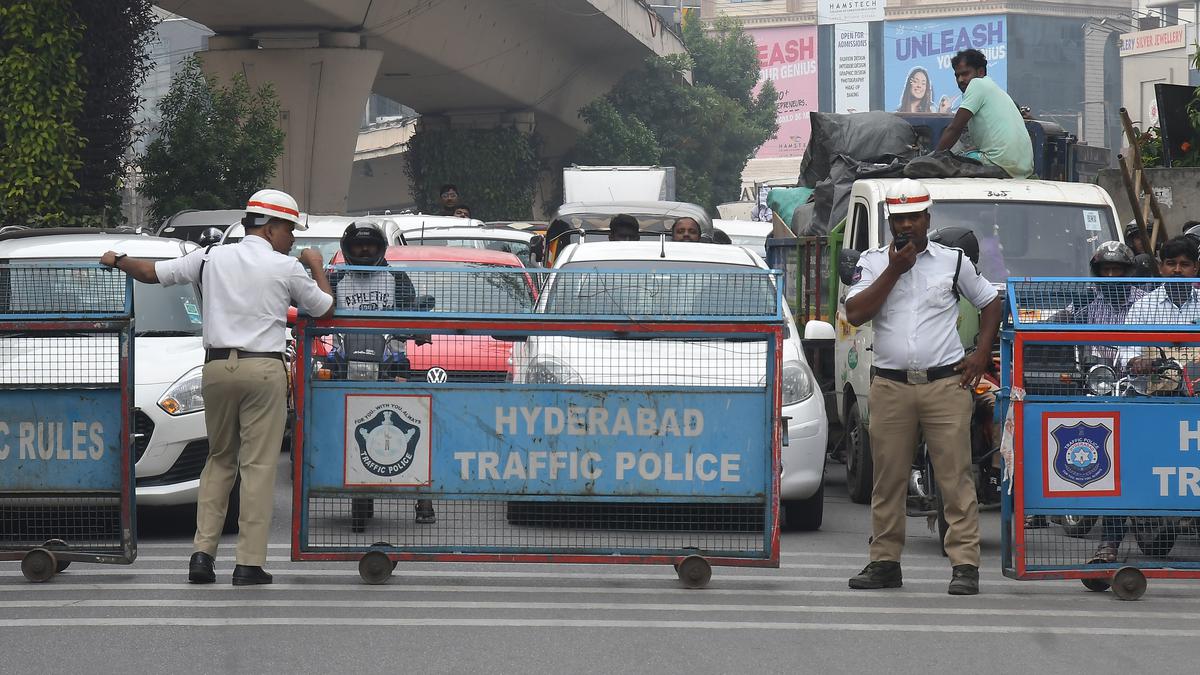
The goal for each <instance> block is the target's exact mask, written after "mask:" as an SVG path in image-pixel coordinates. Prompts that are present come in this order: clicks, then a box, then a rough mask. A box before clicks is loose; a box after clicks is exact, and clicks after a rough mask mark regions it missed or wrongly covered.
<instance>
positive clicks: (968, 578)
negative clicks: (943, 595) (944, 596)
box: [946, 565, 979, 595]
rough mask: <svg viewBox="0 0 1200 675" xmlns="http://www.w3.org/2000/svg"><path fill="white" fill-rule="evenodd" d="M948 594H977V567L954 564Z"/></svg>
mask: <svg viewBox="0 0 1200 675" xmlns="http://www.w3.org/2000/svg"><path fill="white" fill-rule="evenodd" d="M946 592H947V593H949V594H950V595H978V594H979V568H978V567H976V566H974V565H955V566H954V573H953V574H952V575H951V577H950V588H949V589H948V590H947V591H946Z"/></svg>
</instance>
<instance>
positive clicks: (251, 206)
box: [246, 189, 308, 230]
mask: <svg viewBox="0 0 1200 675" xmlns="http://www.w3.org/2000/svg"><path fill="white" fill-rule="evenodd" d="M252 213H253V214H258V215H260V216H267V217H268V218H280V219H283V220H286V221H289V222H292V223H295V224H296V229H297V230H307V229H308V225H306V224H305V223H304V222H303V221H301V220H300V206H299V205H297V204H296V200H295V199H292V196H291V195H289V194H288V193H286V192H283V191H282V190H270V189H268V190H259V191H258V192H255V193H254V194H252V195H250V199H249V201H247V202H246V214H247V215H250V214H252ZM262 222H263V223H266V220H262Z"/></svg>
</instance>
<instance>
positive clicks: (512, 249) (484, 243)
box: [412, 235, 534, 267]
mask: <svg viewBox="0 0 1200 675" xmlns="http://www.w3.org/2000/svg"><path fill="white" fill-rule="evenodd" d="M412 243H413V244H416V245H419V246H454V247H458V248H477V249H482V250H485V251H502V252H504V253H511V254H513V255H515V256H517V258H519V259H520V260H521V262H522V263H524V264H525V266H526V267H532V266H533V265H534V260H533V251H532V250H531V249H530V248H529V244H528V243H526V242H523V241H512V240H504V239H479V238H468V237H461V238H454V239H442V238H432V237H431V238H426V239H422V238H421V237H420V236H419V235H418V236H414V237H413V238H412Z"/></svg>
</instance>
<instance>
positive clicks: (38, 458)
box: [0, 389, 124, 493]
mask: <svg viewBox="0 0 1200 675" xmlns="http://www.w3.org/2000/svg"><path fill="white" fill-rule="evenodd" d="M123 445H124V443H123V442H122V436H121V392H119V391H116V390H109V391H104V390H85V391H60V390H54V389H49V390H44V391H34V392H31V391H0V492H13V493H16V492H74V491H100V492H120V491H121V489H122V481H121V451H122V447H123Z"/></svg>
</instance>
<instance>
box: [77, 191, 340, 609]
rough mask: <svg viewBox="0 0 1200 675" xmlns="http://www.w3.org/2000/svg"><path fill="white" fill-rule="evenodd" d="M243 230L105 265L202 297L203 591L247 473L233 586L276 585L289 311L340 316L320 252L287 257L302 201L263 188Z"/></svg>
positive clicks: (197, 570)
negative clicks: (178, 252)
mask: <svg viewBox="0 0 1200 675" xmlns="http://www.w3.org/2000/svg"><path fill="white" fill-rule="evenodd" d="M242 225H243V226H244V227H245V228H246V237H245V238H244V239H243V240H242V241H240V242H238V243H236V244H231V245H225V246H217V247H215V248H212V249H197V250H195V251H193V252H191V253H189V254H187V255H185V256H183V257H180V258H175V259H173V260H159V261H153V260H143V259H137V258H130V257H128V256H127V255H125V254H124V253H116V252H113V251H108V252H106V253H105V254H104V255H103V256H102V257H101V258H100V262H101V263H102V264H104V265H107V266H109V267H115V268H117V269H120V270H121V271H123V272H125V273H126V274H128V275H129V276H131V277H133V278H134V279H136V280H138V281H141V282H143V283H147V284H158V283H161V284H163V285H164V286H173V285H176V284H187V283H190V284H194V285H195V286H196V287H197V288H198V289H200V291H201V294H202V300H201V302H202V307H203V317H204V318H203V322H204V323H203V329H202V332H203V342H204V348H205V357H204V370H203V376H202V378H203V379H202V384H201V387H202V389H201V391H202V393H203V395H204V401H205V425H206V427H207V431H208V442H209V454H208V459H207V461H206V462H205V464H204V470H203V472H201V474H200V492H199V495H198V496H197V500H196V502H197V503H196V536H195V540H194V542H193V546H194V548H195V553H193V554H192V557H191V560H190V561H189V563H188V581H190V582H192V583H196V584H208V583H212V582H213V581H215V580H216V574H215V570H214V559H213V557H214V556H215V555H216V553H217V543H218V542H219V540H220V536H221V528H222V526H223V524H224V522H225V512H226V509H227V508H228V506H229V493H230V490H231V489H232V488H233V485H234V482H235V480H236V479H237V477H238V475H240V476H241V479H242V483H241V493H240V497H241V512H240V514H239V517H238V543H237V554H236V566H235V567H234V569H233V585H235V586H246V585H252V584H269V583H271V575H270V574H269V573H267V572H266V571H264V570H263V568H262V566H263V564H264V563H265V562H266V559H267V536H268V533H269V530H270V525H271V513H272V508H273V504H274V501H273V498H274V485H275V465H276V462H278V461H279V447H280V444H281V443H282V442H283V434H284V425H285V424H286V420H287V373H286V371H285V365H284V358H283V352H284V348H285V343H286V330H287V326H286V323H287V312H288V307H289V305H295V306H297V307H299V308H300V309H302V310H303V311H305V312H307V313H308V314H310V315H313V316H318V317H322V318H324V317H329V316H332V314H333V309H334V304H333V293H332V290H331V289H330V286H329V280H328V279H327V278H326V277H325V270H324V268H323V261H322V260H321V253H320V251H318V250H317V249H314V248H310V249H305V250H304V251H302V252H301V253H300V257H299V260H297V259H296V258H292V257H289V256H288V255H287V253H288V252H289V251H291V249H292V244H293V243H294V242H295V239H296V237H295V234H294V233H293V232H294V230H303V229H305V228H306V226H305V224H304V223H303V222H302V221H301V220H300V211H299V208H298V207H297V205H296V200H295V199H292V197H291V196H290V195H288V194H286V193H284V192H280V191H279V190H259V191H258V192H255V193H254V195H252V196H251V197H250V200H249V201H248V202H247V204H246V215H245V217H244V218H243V219H242ZM306 267H307V268H308V272H309V274H311V275H312V276H311V277H310V276H309V274H306V273H305V270H304V268H306Z"/></svg>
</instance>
